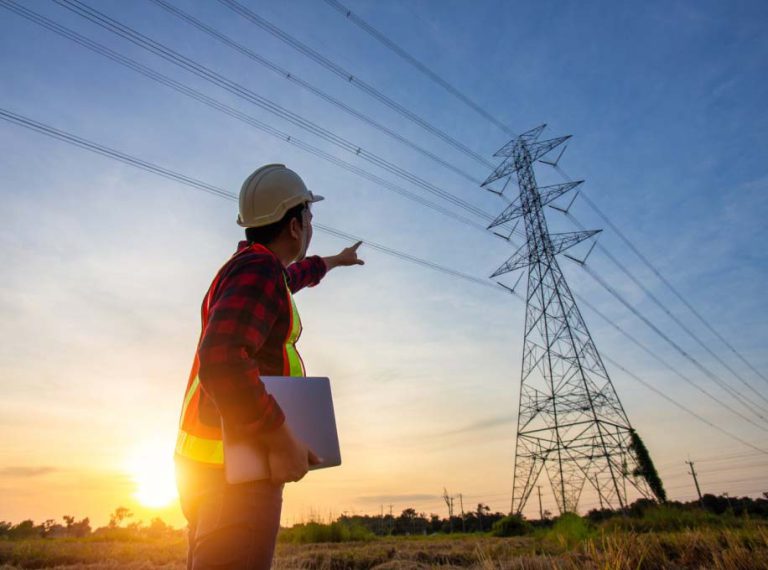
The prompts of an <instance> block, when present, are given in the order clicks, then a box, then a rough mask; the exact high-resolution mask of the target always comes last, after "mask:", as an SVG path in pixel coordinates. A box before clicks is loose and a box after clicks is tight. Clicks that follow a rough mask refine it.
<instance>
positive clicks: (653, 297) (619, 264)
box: [565, 213, 768, 403]
mask: <svg viewBox="0 0 768 570" xmlns="http://www.w3.org/2000/svg"><path fill="white" fill-rule="evenodd" d="M565 215H566V216H567V217H568V218H570V219H571V221H573V223H574V224H576V226H577V227H579V228H581V229H582V230H583V229H585V228H584V226H583V225H582V224H581V222H579V221H578V220H577V219H576V218H575V217H574V216H573V214H570V213H566V214H565ZM597 248H598V249H599V250H600V251H602V252H603V255H605V256H606V257H607V258H608V259H610V260H611V261H612V262H613V263H614V265H616V266H617V267H618V268H619V269H620V270H621V271H622V273H624V275H626V276H627V277H628V278H629V279H630V280H631V281H632V282H633V283H634V284H635V285H637V286H638V287H639V288H640V289H641V290H642V291H643V292H644V293H645V294H646V295H647V296H648V298H650V299H651V300H652V301H653V302H654V303H655V304H656V306H658V307H659V308H660V309H661V310H662V311H664V313H666V315H667V316H668V317H669V318H670V319H672V320H673V321H674V322H675V323H677V325H678V326H679V327H680V328H681V329H683V330H684V331H685V332H686V333H688V335H689V336H690V337H691V338H693V339H694V340H695V341H696V342H697V343H698V344H699V346H701V347H702V348H703V349H704V350H705V351H707V352H708V353H709V354H710V355H711V356H712V357H713V358H715V359H716V360H717V361H718V362H719V363H720V364H722V365H723V367H724V368H726V369H727V370H728V371H729V372H730V373H731V374H733V375H734V376H735V377H736V378H738V379H739V380H740V381H741V383H742V384H744V385H745V386H746V387H747V388H749V389H750V390H752V392H754V393H755V395H756V396H758V397H759V398H761V399H762V400H764V401H765V402H766V403H768V399H766V397H765V396H763V395H762V394H761V393H760V392H758V391H757V390H755V388H753V387H752V385H751V384H749V383H748V382H747V381H746V380H744V378H742V377H741V376H740V375H739V374H738V373H737V372H736V371H735V370H733V368H731V367H730V366H729V365H728V364H727V363H726V362H724V361H723V359H721V358H720V357H719V356H718V355H717V354H715V353H714V352H713V351H712V350H711V349H710V348H709V347H708V346H707V345H706V344H705V343H704V341H702V340H701V338H700V337H699V336H698V335H696V333H694V332H693V331H692V330H691V329H690V328H689V327H687V326H686V325H685V323H683V322H682V321H681V320H680V319H679V318H677V316H676V315H674V314H673V313H672V311H670V310H669V309H668V308H667V307H666V305H664V304H663V303H662V302H661V301H660V300H659V299H658V297H656V295H654V294H653V292H652V291H650V290H649V289H648V288H647V287H646V286H645V285H643V284H642V283H641V282H640V280H639V279H637V277H635V276H634V274H633V273H632V272H630V271H629V269H627V267H626V266H625V265H624V264H623V263H622V262H621V261H619V260H618V259H617V258H616V256H614V255H613V254H612V253H611V252H610V251H608V250H607V249H606V248H605V247H604V246H603V245H601V244H600V243H599V242H597Z"/></svg>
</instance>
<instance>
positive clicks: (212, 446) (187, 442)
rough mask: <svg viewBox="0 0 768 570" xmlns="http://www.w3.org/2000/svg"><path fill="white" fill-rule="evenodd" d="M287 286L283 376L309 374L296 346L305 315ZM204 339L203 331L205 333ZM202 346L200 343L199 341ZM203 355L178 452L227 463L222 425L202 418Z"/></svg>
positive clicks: (195, 367) (193, 376)
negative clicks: (300, 312)
mask: <svg viewBox="0 0 768 570" xmlns="http://www.w3.org/2000/svg"><path fill="white" fill-rule="evenodd" d="M254 249H255V250H257V251H259V250H263V251H264V252H268V251H269V250H267V249H266V248H265V247H264V246H262V245H259V244H253V245H251V246H249V247H247V248H245V249H243V250H240V251H239V252H238V253H236V254H235V257H237V256H238V255H240V254H241V253H243V252H246V251H249V250H250V251H252V250H254ZM220 276H221V273H219V275H217V276H216V278H215V279H214V281H213V284H212V285H211V288H210V289H209V290H208V294H207V295H206V298H205V303H204V304H203V311H202V327H203V330H205V327H206V326H207V324H208V314H209V311H210V307H211V301H212V297H213V295H214V292H215V290H216V286H217V285H218V281H219V279H220ZM285 290H286V291H287V294H288V301H289V303H290V306H291V322H290V325H289V327H288V335H287V336H286V338H285V342H284V343H283V376H305V372H304V363H303V361H302V360H301V356H299V352H298V350H296V341H297V340H298V339H299V337H300V336H301V319H300V318H299V311H298V309H297V308H296V302H295V301H294V299H293V295H291V289H290V287H288V281H287V280H286V281H285ZM201 340H202V334H201ZM198 348H199V344H198ZM199 370H200V359H199V357H198V356H197V354H195V360H194V362H193V364H192V371H191V372H190V374H189V381H188V383H187V391H186V392H185V394H184V403H183V404H182V407H181V418H180V420H179V433H178V436H177V438H176V454H177V455H179V456H181V457H185V458H187V459H191V460H193V461H198V462H200V463H206V464H209V465H210V466H213V467H221V466H223V465H224V444H223V443H222V439H221V427H220V426H212V425H209V424H204V423H203V422H201V421H200V414H199V404H200V396H201V390H202V386H201V385H200V377H199V376H198V372H199Z"/></svg>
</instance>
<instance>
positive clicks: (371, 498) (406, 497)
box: [355, 493, 440, 505]
mask: <svg viewBox="0 0 768 570" xmlns="http://www.w3.org/2000/svg"><path fill="white" fill-rule="evenodd" d="M355 500H356V501H358V502H360V503H374V504H380V505H388V504H390V503H396V504H400V503H409V502H415V501H433V500H438V501H439V500H440V496H439V495H429V494H426V493H410V494H402V495H365V496H362V497H357V498H356V499H355Z"/></svg>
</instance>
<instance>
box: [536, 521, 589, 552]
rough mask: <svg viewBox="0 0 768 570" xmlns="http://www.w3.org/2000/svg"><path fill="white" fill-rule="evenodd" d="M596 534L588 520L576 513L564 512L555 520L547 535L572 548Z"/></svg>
mask: <svg viewBox="0 0 768 570" xmlns="http://www.w3.org/2000/svg"><path fill="white" fill-rule="evenodd" d="M595 534H596V533H595V529H594V528H593V527H592V525H591V524H590V523H589V522H588V521H587V520H585V519H583V518H581V517H580V516H579V515H577V514H574V513H563V514H562V515H560V516H559V517H558V518H557V519H556V520H555V524H554V525H553V526H552V528H551V529H550V530H548V531H547V534H546V536H547V537H549V538H554V539H555V540H557V542H559V543H560V544H562V545H564V546H568V547H569V548H572V547H573V546H574V545H576V544H578V543H580V542H583V541H584V540H586V539H588V538H591V537H593V536H594V535H595Z"/></svg>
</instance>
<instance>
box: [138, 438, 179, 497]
mask: <svg viewBox="0 0 768 570" xmlns="http://www.w3.org/2000/svg"><path fill="white" fill-rule="evenodd" d="M126 465H127V470H128V473H129V474H130V476H131V479H132V480H133V482H134V484H135V485H136V491H135V492H134V494H133V496H134V497H135V498H136V500H137V501H139V503H141V504H142V505H143V506H145V507H151V508H161V507H165V506H167V505H169V504H170V503H171V502H173V501H174V500H175V499H176V497H177V496H178V495H177V492H176V479H175V472H174V465H173V453H172V450H169V449H168V446H167V445H163V444H162V443H158V442H145V443H144V444H142V445H140V446H138V447H137V448H136V449H135V450H134V452H133V453H132V454H131V455H130V457H129V458H128V460H127V462H126Z"/></svg>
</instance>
